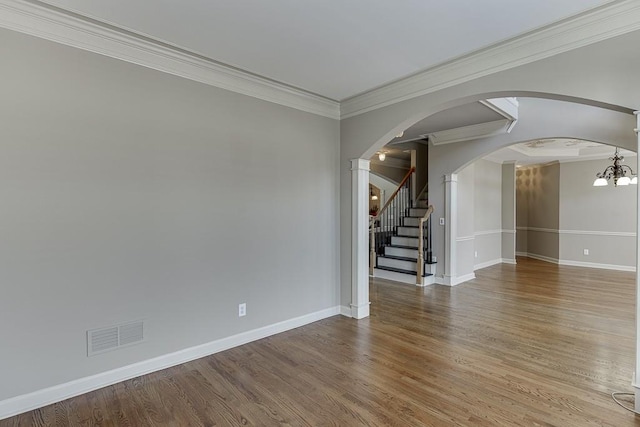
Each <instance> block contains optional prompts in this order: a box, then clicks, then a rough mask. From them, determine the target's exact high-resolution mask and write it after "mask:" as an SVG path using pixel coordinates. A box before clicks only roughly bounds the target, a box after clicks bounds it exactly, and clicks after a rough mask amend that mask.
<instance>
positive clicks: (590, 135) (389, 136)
mask: <svg viewBox="0 0 640 427" xmlns="http://www.w3.org/2000/svg"><path fill="white" fill-rule="evenodd" d="M513 95H518V100H519V109H518V111H519V112H518V117H517V120H518V123H517V125H515V126H514V127H512V128H511V129H510V130H509V132H504V133H500V134H495V135H488V136H481V137H479V138H475V139H474V138H468V139H465V140H463V141H454V142H452V143H445V144H439V145H433V144H430V146H429V156H428V157H429V160H428V177H429V202H430V203H432V204H433V205H434V207H435V211H434V217H435V218H437V219H438V224H441V225H439V226H437V227H434V230H433V240H434V248H433V250H434V254H435V257H436V259H437V263H438V267H437V270H438V273H437V276H436V282H437V283H442V284H448V285H454V284H456V282H457V281H458V280H459V277H458V275H457V271H456V258H457V256H456V249H457V248H456V244H455V242H454V240H455V238H456V237H455V236H457V231H456V229H455V228H456V218H455V216H456V212H457V207H456V206H455V205H452V204H451V203H452V201H454V200H455V199H456V198H457V183H456V179H457V176H456V172H458V171H460V170H461V169H462V168H463V167H465V166H466V165H468V164H470V163H472V162H473V161H474V160H475V159H477V158H480V157H482V156H484V155H486V154H489V153H490V152H492V151H495V150H497V149H500V148H503V147H506V146H509V145H512V144H514V143H517V142H522V141H528V140H535V139H542V138H557V137H566V138H573V139H580V140H587V141H597V142H601V143H606V144H611V145H615V146H620V147H624V148H627V149H631V150H635V149H636V145H637V141H636V138H635V135H634V134H633V132H631V129H633V128H634V124H635V120H634V118H633V115H632V114H630V113H631V111H630V110H629V109H626V108H622V107H617V106H613V105H609V104H602V103H598V102H594V101H587V100H584V99H578V98H572V99H570V98H567V97H563V96H555V95H553V94H544V93H531V92H492V93H486V94H483V95H473V96H468V97H464V98H460V99H456V100H453V101H449V102H446V103H442V104H439V105H435V106H432V107H430V108H425V109H422V111H421V112H420V113H416V114H410V118H408V119H406V118H405V119H402V118H400V119H397V118H396V119H395V120H394V121H395V123H397V124H395V125H392V127H391V130H387V131H383V132H382V135H383V136H382V137H381V138H378V139H377V140H376V141H375V142H374V143H373V144H371V145H369V146H368V148H366V149H365V150H364V152H363V153H362V155H361V156H362V157H360V158H361V159H363V160H364V159H368V158H369V157H370V156H372V155H374V154H375V153H376V152H377V151H379V150H381V149H382V148H383V147H384V146H385V145H386V144H388V143H389V142H392V141H393V140H394V139H396V137H397V135H398V134H399V133H400V132H401V131H404V132H405V134H406V133H407V130H411V126H414V125H415V124H416V123H419V122H420V121H422V120H425V119H426V118H429V117H432V116H436V115H438V114H440V115H441V114H443V113H446V112H449V113H451V112H452V111H455V109H457V108H461V107H464V106H466V105H469V104H471V103H474V102H478V101H483V100H486V99H489V97H496V96H503V97H505V96H513ZM523 95H526V96H524V97H523ZM425 111H426V112H427V113H426V114H425ZM405 114H406V112H405ZM380 122H383V120H380ZM363 133H365V134H366V133H367V132H363ZM343 135H344V133H343ZM359 138H360V139H361V138H362V136H360V137H359ZM364 163H368V162H367V161H366V160H365V162H364ZM360 166H361V167H362V169H365V168H366V169H367V170H368V164H361V165H360ZM355 170H357V169H353V168H352V171H355ZM352 176H353V175H352ZM362 178H364V174H363V175H362ZM365 188H366V187H365ZM352 189H354V192H353V193H352V195H353V197H352V203H353V204H352V207H354V208H353V209H352V214H353V216H352V220H353V222H352V224H353V231H354V234H353V236H354V239H352V242H356V241H357V240H358V239H357V238H356V237H355V236H356V235H357V233H358V231H357V230H360V231H361V233H360V234H361V238H362V240H361V242H364V241H366V238H365V237H364V236H365V235H367V233H366V229H365V228H364V227H365V224H364V218H360V217H359V215H358V210H357V209H356V208H355V206H356V201H357V199H359V198H361V197H363V196H364V195H365V194H366V193H362V194H360V193H359V192H358V191H355V190H356V186H355V185H354V186H353V187H352ZM360 221H362V223H360ZM358 246H359V247H358ZM366 246H367V245H366V244H360V245H358V244H357V243H356V244H355V245H354V246H352V272H354V274H353V275H352V278H353V279H354V280H353V281H352V296H353V298H352V305H355V306H360V307H363V306H364V305H368V289H365V287H364V286H363V284H362V283H363V282H362V278H363V277H366V276H365V275H364V274H362V273H361V274H359V275H358V273H357V272H358V271H360V272H362V271H365V272H367V267H368V265H367V264H368V262H369V258H368V257H366V252H367V247H366ZM358 253H359V254H360V256H358ZM363 254H364V256H363ZM356 276H358V277H359V279H358V278H357V277H356ZM367 276H368V275H367ZM366 282H367V284H368V280H367V281H366ZM358 283H359V284H358ZM363 293H364V294H365V295H363ZM353 302H355V304H354V303H353ZM362 314H363V313H360V315H356V316H354V317H361V315H362ZM367 314H368V309H367Z"/></svg>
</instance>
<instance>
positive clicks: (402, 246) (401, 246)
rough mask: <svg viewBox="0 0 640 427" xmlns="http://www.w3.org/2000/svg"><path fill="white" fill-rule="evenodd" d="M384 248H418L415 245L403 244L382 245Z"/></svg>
mask: <svg viewBox="0 0 640 427" xmlns="http://www.w3.org/2000/svg"><path fill="white" fill-rule="evenodd" d="M384 247H385V248H399V249H415V250H418V247H417V246H405V245H384Z"/></svg>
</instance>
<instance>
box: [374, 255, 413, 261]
mask: <svg viewBox="0 0 640 427" xmlns="http://www.w3.org/2000/svg"><path fill="white" fill-rule="evenodd" d="M378 257H379V258H387V259H397V260H399V261H411V262H418V259H417V258H411V257H406V256H399V255H378Z"/></svg>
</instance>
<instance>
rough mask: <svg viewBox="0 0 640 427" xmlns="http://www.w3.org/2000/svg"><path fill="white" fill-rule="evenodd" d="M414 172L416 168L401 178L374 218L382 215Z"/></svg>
mask: <svg viewBox="0 0 640 427" xmlns="http://www.w3.org/2000/svg"><path fill="white" fill-rule="evenodd" d="M415 171H416V168H411V169H409V172H407V174H406V175H405V176H404V178H402V181H400V184H398V188H396V191H394V192H393V194H392V195H391V197H389V198H388V199H387V203H385V204H384V207H383V208H382V209H380V210H379V211H378V213H377V214H375V215H374V218H375V217H379V216H380V215H382V212H384V211H385V210H386V209H387V208H388V207H389V205H390V204H391V202H392V201H393V199H395V197H396V195H397V194H398V193H399V192H400V190H401V189H402V187H404V185H405V184H406V183H407V181H408V180H409V178H411V174H412V173H414V172H415Z"/></svg>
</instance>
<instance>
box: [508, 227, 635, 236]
mask: <svg viewBox="0 0 640 427" xmlns="http://www.w3.org/2000/svg"><path fill="white" fill-rule="evenodd" d="M517 230H518V231H537V232H541V233H552V234H577V235H582V236H615V237H636V233H635V232H632V231H599V230H556V229H554V228H539V227H517Z"/></svg>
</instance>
